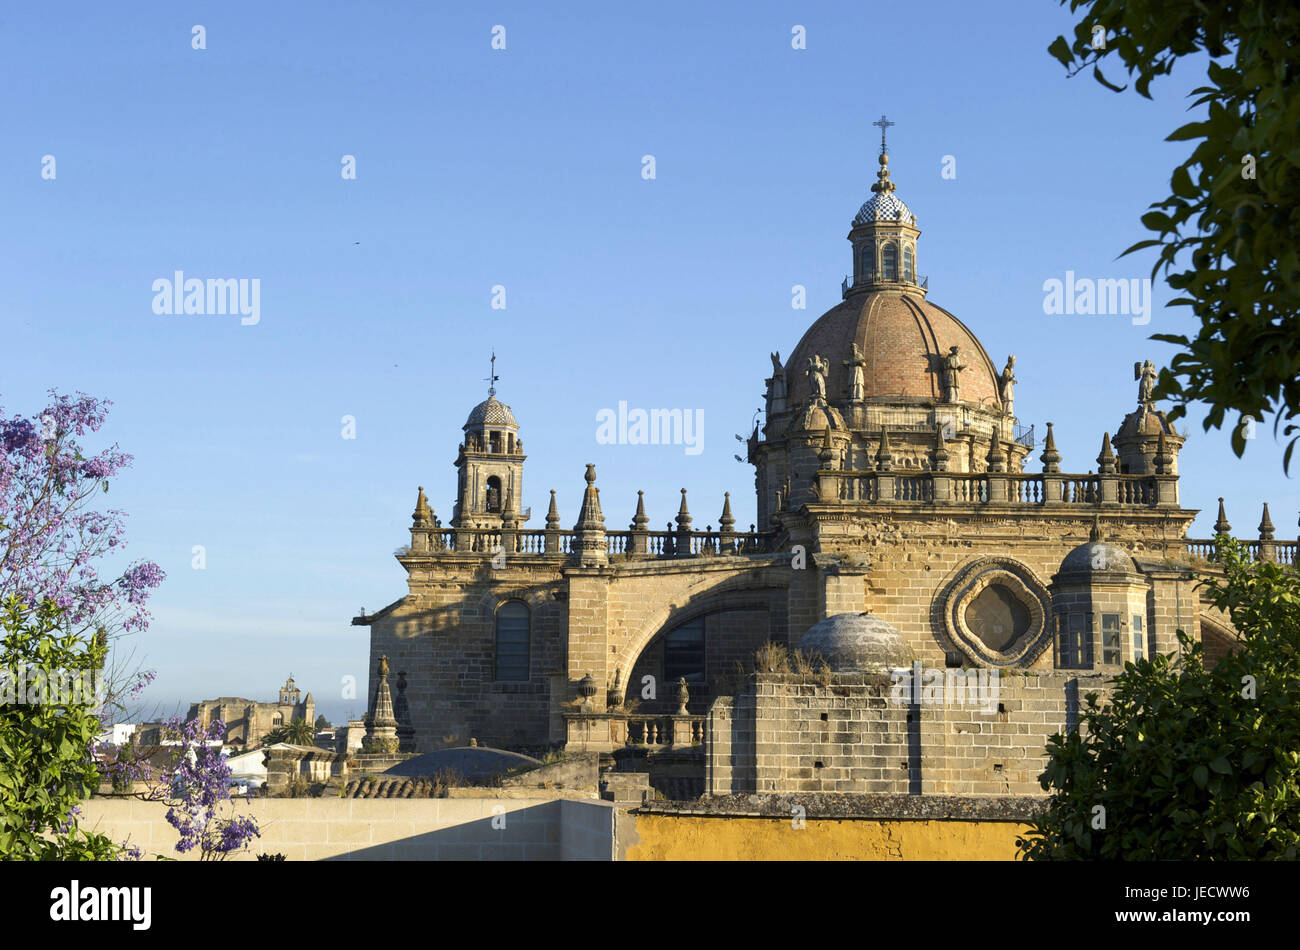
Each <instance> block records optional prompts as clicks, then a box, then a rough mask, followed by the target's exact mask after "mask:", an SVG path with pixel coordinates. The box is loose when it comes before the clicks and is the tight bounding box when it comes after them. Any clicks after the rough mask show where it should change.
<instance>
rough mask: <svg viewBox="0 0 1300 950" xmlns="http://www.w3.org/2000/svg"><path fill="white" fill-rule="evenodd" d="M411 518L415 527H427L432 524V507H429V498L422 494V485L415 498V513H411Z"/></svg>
mask: <svg viewBox="0 0 1300 950" xmlns="http://www.w3.org/2000/svg"><path fill="white" fill-rule="evenodd" d="M411 520H412V521H413V522H415V527H417V528H427V527H429V526H430V525H432V524H433V509H432V508H430V507H429V499H428V498H426V497H425V496H424V486H423V485H421V486H420V492H419V494H418V495H417V496H416V498H415V513H414V514H412V515H411Z"/></svg>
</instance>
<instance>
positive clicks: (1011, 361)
mask: <svg viewBox="0 0 1300 950" xmlns="http://www.w3.org/2000/svg"><path fill="white" fill-rule="evenodd" d="M999 382H1000V383H1001V388H1002V392H1001V396H1002V409H1003V411H1004V412H1006V414H1007V415H1009V416H1014V415H1015V414H1016V413H1015V403H1016V395H1015V390H1014V387H1015V385H1016V354H1014V353H1012V354H1011V355H1010V356H1008V357H1007V365H1006V366H1005V367H1003V369H1002V377H1001V379H1000V380H999Z"/></svg>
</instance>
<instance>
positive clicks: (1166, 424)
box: [1115, 406, 1178, 440]
mask: <svg viewBox="0 0 1300 950" xmlns="http://www.w3.org/2000/svg"><path fill="white" fill-rule="evenodd" d="M1162 431H1163V432H1164V434H1165V435H1172V436H1177V435H1178V432H1177V430H1175V429H1174V427H1173V424H1172V423H1171V422H1170V421H1169V419H1168V418H1166V416H1165V414H1164V413H1163V412H1161V411H1160V410H1159V409H1151V408H1149V407H1146V406H1143V407H1142V408H1140V409H1135V410H1134V411H1133V412H1130V413H1129V414H1128V415H1127V416H1125V417H1124V422H1123V423H1122V424H1121V425H1120V427H1119V431H1118V432H1116V433H1115V438H1116V439H1117V440H1122V439H1125V438H1128V437H1129V436H1137V437H1139V438H1141V437H1143V436H1157V435H1159V434H1160V433H1161V432H1162Z"/></svg>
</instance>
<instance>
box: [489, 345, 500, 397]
mask: <svg viewBox="0 0 1300 950" xmlns="http://www.w3.org/2000/svg"><path fill="white" fill-rule="evenodd" d="M500 378H501V377H500V376H498V375H497V353H496V350H493V351H492V368H491V369H490V370H489V371H488V375H487V379H486V382H487V384H488V395H489V396H495V395H496V394H497V380H498V379H500Z"/></svg>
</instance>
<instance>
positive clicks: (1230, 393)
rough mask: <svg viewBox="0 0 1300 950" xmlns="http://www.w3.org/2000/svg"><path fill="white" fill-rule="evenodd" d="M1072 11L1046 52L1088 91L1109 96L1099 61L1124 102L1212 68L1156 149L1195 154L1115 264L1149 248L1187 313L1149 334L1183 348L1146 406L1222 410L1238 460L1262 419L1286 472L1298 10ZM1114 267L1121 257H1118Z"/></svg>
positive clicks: (1296, 239)
mask: <svg viewBox="0 0 1300 950" xmlns="http://www.w3.org/2000/svg"><path fill="white" fill-rule="evenodd" d="M1061 3H1062V5H1064V4H1066V3H1068V4H1069V6H1070V9H1071V11H1077V10H1080V9H1083V10H1084V15H1083V16H1082V18H1081V19H1080V20H1079V22H1078V24H1077V25H1076V26H1075V28H1074V39H1073V42H1071V41H1068V40H1066V38H1065V37H1064V36H1058V37H1057V38H1056V40H1055V41H1054V42H1053V43H1052V44H1051V46H1049V47H1048V52H1050V53H1051V54H1052V55H1053V56H1055V57H1056V58H1057V59H1059V60H1060V61H1061V62H1062V63H1063V64H1064V65H1065V66H1066V68H1067V69H1068V70H1070V71H1071V74H1072V75H1073V74H1074V73H1077V72H1079V71H1081V70H1083V69H1085V68H1086V67H1088V66H1089V65H1091V66H1092V67H1093V75H1094V76H1095V77H1096V79H1097V81H1098V82H1100V83H1102V84H1103V85H1104V86H1106V87H1107V88H1109V89H1112V90H1115V91H1121V90H1123V89H1124V88H1127V87H1124V86H1117V85H1115V84H1114V83H1112V82H1111V81H1109V80H1108V79H1106V77H1105V76H1104V75H1103V74H1102V72H1101V69H1100V63H1101V61H1102V60H1104V59H1106V57H1108V56H1111V57H1116V56H1117V57H1118V58H1119V60H1120V63H1121V64H1122V65H1123V68H1124V69H1125V70H1126V71H1127V73H1128V75H1129V77H1130V78H1132V77H1136V80H1135V83H1134V85H1135V88H1136V90H1137V92H1138V93H1139V94H1140V95H1142V96H1145V97H1147V98H1150V93H1149V91H1148V89H1149V86H1150V84H1151V81H1152V80H1153V79H1155V78H1156V77H1157V76H1163V75H1168V74H1169V73H1171V72H1172V71H1173V67H1174V64H1175V63H1176V62H1177V61H1178V60H1179V59H1184V58H1186V57H1188V56H1192V55H1194V54H1200V53H1205V54H1208V56H1209V57H1210V59H1211V62H1210V63H1209V64H1208V68H1207V71H1206V75H1207V79H1208V85H1205V86H1201V87H1199V88H1197V89H1195V90H1194V91H1193V92H1192V95H1193V96H1195V97H1197V98H1196V99H1195V100H1194V101H1193V103H1192V105H1193V106H1194V107H1197V106H1206V107H1207V108H1206V110H1205V114H1204V117H1203V118H1201V119H1200V120H1199V121H1195V122H1191V123H1189V124H1187V125H1184V126H1182V127H1181V128H1179V129H1176V130H1174V131H1173V132H1172V133H1171V134H1170V135H1169V136H1168V137H1167V139H1166V141H1176V142H1180V141H1189V142H1192V143H1194V146H1195V147H1194V149H1193V151H1192V153H1191V155H1190V156H1188V158H1187V160H1186V161H1184V162H1183V164H1181V165H1179V166H1178V167H1177V168H1175V169H1174V171H1173V175H1172V178H1171V185H1170V186H1171V190H1172V192H1173V193H1172V195H1170V196H1169V197H1168V198H1165V199H1163V200H1161V201H1157V202H1155V203H1153V204H1152V205H1151V210H1149V211H1148V212H1147V213H1146V214H1145V215H1143V216H1142V223H1143V225H1144V226H1145V227H1146V228H1147V229H1148V230H1149V231H1152V232H1154V233H1155V234H1156V235H1157V236H1156V237H1155V238H1152V239H1149V240H1144V241H1139V242H1138V243H1137V244H1134V245H1133V246H1132V247H1130V248H1129V249H1128V250H1126V251H1125V252H1124V254H1129V253H1132V252H1134V251H1137V250H1139V249H1141V248H1146V247H1159V248H1160V253H1159V256H1158V257H1157V259H1156V263H1155V266H1154V267H1153V269H1152V272H1151V273H1152V277H1155V276H1156V274H1157V273H1159V271H1160V270H1161V269H1162V268H1163V270H1164V271H1165V273H1166V279H1167V281H1168V283H1169V286H1170V287H1171V288H1173V289H1174V290H1175V291H1178V292H1179V293H1180V296H1178V297H1176V298H1175V299H1174V300H1172V301H1171V302H1170V303H1171V305H1180V306H1189V307H1191V308H1192V312H1193V313H1194V314H1195V315H1196V317H1197V318H1198V319H1199V321H1200V324H1201V326H1200V330H1199V332H1198V333H1197V335H1196V336H1195V337H1194V338H1192V339H1188V338H1187V337H1186V336H1182V335H1179V334H1163V333H1158V334H1155V335H1153V336H1152V339H1154V340H1161V341H1163V342H1166V343H1173V344H1175V345H1177V346H1180V347H1182V351H1181V352H1179V353H1177V354H1176V355H1175V356H1174V357H1173V359H1172V361H1171V363H1170V366H1169V368H1168V369H1165V370H1162V371H1161V374H1160V380H1159V383H1158V385H1157V387H1156V391H1155V396H1156V398H1171V399H1173V400H1174V401H1175V402H1176V405H1175V406H1174V409H1173V411H1172V412H1171V413H1170V418H1171V419H1177V418H1179V417H1181V416H1183V415H1185V414H1186V411H1187V406H1188V404H1189V403H1191V402H1193V401H1201V402H1204V403H1206V404H1207V405H1208V407H1209V409H1208V413H1207V415H1206V417H1205V419H1204V420H1203V427H1204V428H1205V429H1206V430H1207V431H1208V430H1209V429H1210V428H1216V429H1217V428H1220V427H1221V426H1222V424H1223V421H1224V417H1225V415H1227V414H1228V413H1235V414H1236V415H1237V416H1238V417H1239V419H1240V420H1241V423H1242V424H1238V425H1236V427H1235V429H1234V431H1233V434H1232V448H1233V451H1234V452H1235V453H1236V454H1237V455H1238V456H1241V455H1242V454H1243V452H1244V451H1245V448H1246V440H1247V437H1248V434H1249V432H1250V426H1248V425H1246V424H1244V423H1245V420H1247V419H1250V420H1256V421H1263V419H1264V418H1265V416H1266V415H1268V414H1274V431H1275V432H1276V431H1277V430H1278V428H1279V427H1281V425H1282V423H1283V422H1285V423H1286V426H1285V428H1284V429H1283V431H1282V434H1283V436H1284V437H1286V436H1291V439H1290V442H1289V443H1288V444H1287V447H1286V452H1285V454H1284V456H1283V466H1284V468H1287V469H1288V470H1289V468H1290V463H1291V457H1292V453H1293V452H1294V450H1295V447H1296V443H1297V441H1300V423H1297V422H1295V421H1293V420H1296V419H1297V416H1300V346H1296V344H1295V341H1296V340H1297V339H1300V118H1298V117H1300V57H1298V56H1297V55H1296V50H1297V49H1298V48H1300V7H1297V6H1295V5H1287V4H1282V3H1265V2H1262V0H1217V2H1215V3H1192V4H1184V3H1177V2H1161V0H1061ZM1121 256H1123V255H1121Z"/></svg>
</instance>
